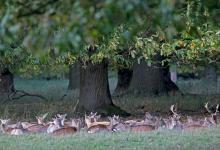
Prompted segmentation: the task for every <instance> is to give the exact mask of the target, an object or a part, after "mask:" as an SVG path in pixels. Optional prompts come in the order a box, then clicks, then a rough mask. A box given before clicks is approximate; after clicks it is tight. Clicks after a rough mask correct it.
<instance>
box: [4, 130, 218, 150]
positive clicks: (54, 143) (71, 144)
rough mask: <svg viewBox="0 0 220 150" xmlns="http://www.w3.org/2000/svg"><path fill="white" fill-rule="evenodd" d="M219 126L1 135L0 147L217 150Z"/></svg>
mask: <svg viewBox="0 0 220 150" xmlns="http://www.w3.org/2000/svg"><path fill="white" fill-rule="evenodd" d="M219 147H220V127H214V128H210V129H203V130H194V131H190V132H189V131H184V132H181V131H172V132H170V131H168V130H164V131H153V132H146V133H131V132H125V133H97V134H86V133H77V134H75V135H70V136H63V137H55V136H50V135H40V134H39V135H24V136H9V135H7V136H5V135H0V149H1V150H151V149H152V150H163V149H164V150H173V149H175V150H219Z"/></svg>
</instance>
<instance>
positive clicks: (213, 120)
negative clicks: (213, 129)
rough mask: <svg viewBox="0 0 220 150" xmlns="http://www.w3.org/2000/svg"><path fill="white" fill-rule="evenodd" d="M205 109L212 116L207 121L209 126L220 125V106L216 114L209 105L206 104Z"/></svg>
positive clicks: (217, 107)
mask: <svg viewBox="0 0 220 150" xmlns="http://www.w3.org/2000/svg"><path fill="white" fill-rule="evenodd" d="M205 109H206V110H207V112H208V113H209V114H210V115H211V116H210V117H208V118H206V121H207V123H208V124H209V126H212V125H216V124H218V120H217V115H218V113H219V111H218V109H219V104H217V105H216V108H215V112H212V111H211V110H210V109H209V107H208V103H206V104H205Z"/></svg>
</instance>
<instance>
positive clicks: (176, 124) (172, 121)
mask: <svg viewBox="0 0 220 150" xmlns="http://www.w3.org/2000/svg"><path fill="white" fill-rule="evenodd" d="M174 109H175V110H174ZM170 111H171V112H172V114H173V115H172V116H171V117H169V118H168V119H162V120H163V122H164V124H165V127H166V128H167V129H178V130H182V129H183V125H182V123H181V122H180V117H181V115H179V114H178V113H177V107H176V106H175V105H171V106H170Z"/></svg>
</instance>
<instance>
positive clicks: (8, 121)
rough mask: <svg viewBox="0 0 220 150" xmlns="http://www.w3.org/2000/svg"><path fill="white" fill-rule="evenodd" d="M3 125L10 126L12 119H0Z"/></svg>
mask: <svg viewBox="0 0 220 150" xmlns="http://www.w3.org/2000/svg"><path fill="white" fill-rule="evenodd" d="M0 121H1V125H8V124H9V123H10V121H11V119H0Z"/></svg>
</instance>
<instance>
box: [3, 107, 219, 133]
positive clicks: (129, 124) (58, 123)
mask: <svg viewBox="0 0 220 150" xmlns="http://www.w3.org/2000/svg"><path fill="white" fill-rule="evenodd" d="M205 108H206V110H207V112H208V113H210V116H209V117H206V118H204V119H200V120H193V119H192V117H190V116H188V117H187V120H186V121H184V122H183V121H181V120H182V119H181V115H180V114H178V113H177V108H176V106H175V105H171V107H170V110H171V112H172V116H170V117H168V118H161V117H157V116H152V115H151V114H150V113H148V112H147V113H146V114H145V118H144V120H141V121H138V120H126V121H123V120H122V119H120V118H119V116H115V115H114V116H113V117H108V119H109V121H100V117H101V116H100V115H97V114H96V113H90V115H85V118H84V119H85V121H83V119H71V120H70V121H66V114H64V115H60V114H57V115H56V117H55V118H53V121H52V122H48V123H45V122H44V119H45V118H46V116H47V114H44V115H43V116H40V117H36V119H37V122H36V123H35V122H32V123H29V122H18V123H16V124H10V120H9V119H1V132H2V133H5V134H11V135H22V134H26V133H49V134H52V135H67V134H73V133H76V132H79V131H86V132H88V133H97V132H100V131H110V132H119V131H132V132H145V131H152V130H159V129H163V128H167V129H178V130H191V129H195V128H205V127H210V126H213V125H216V124H217V113H218V112H219V111H218V110H219V105H217V106H216V108H215V110H214V111H211V110H210V109H209V107H208V103H206V104H205Z"/></svg>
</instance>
